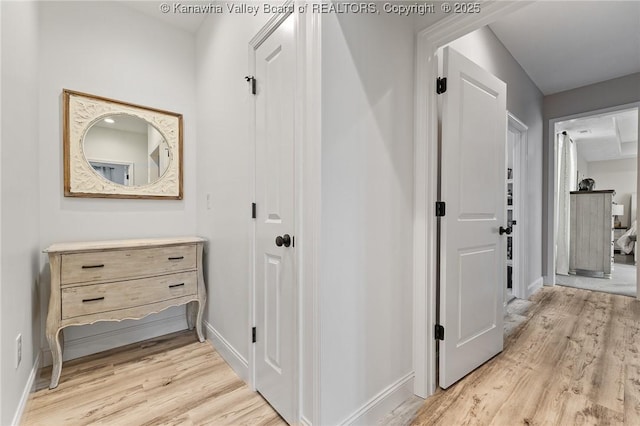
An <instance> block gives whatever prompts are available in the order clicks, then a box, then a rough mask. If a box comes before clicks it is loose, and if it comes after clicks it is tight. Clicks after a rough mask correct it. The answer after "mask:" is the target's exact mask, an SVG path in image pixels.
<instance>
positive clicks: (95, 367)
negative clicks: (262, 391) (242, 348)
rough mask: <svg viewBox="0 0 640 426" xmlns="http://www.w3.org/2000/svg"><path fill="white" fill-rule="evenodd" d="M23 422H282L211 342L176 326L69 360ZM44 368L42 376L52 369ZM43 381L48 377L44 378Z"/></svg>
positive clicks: (33, 396) (34, 399) (43, 383)
mask: <svg viewBox="0 0 640 426" xmlns="http://www.w3.org/2000/svg"><path fill="white" fill-rule="evenodd" d="M64 367H65V368H64V369H63V374H62V377H61V381H60V385H59V386H58V387H57V388H56V389H46V388H44V389H39V390H37V391H36V392H34V393H33V394H31V396H30V398H29V401H28V403H27V407H26V409H25V413H24V415H23V421H22V424H23V425H42V424H55V425H88V424H106V425H116V424H117V425H120V424H135V425H145V424H148V425H157V424H163V425H203V424H215V425H225V424H233V425H242V424H247V425H249V424H250V425H284V424H286V423H285V422H284V421H283V420H282V419H281V418H280V416H279V415H278V414H277V413H276V412H275V411H274V410H273V409H272V408H271V406H269V404H267V403H266V401H264V400H263V399H262V397H261V396H260V395H259V394H257V393H256V392H253V391H251V389H249V388H248V386H247V385H246V384H245V383H244V382H243V381H242V380H241V379H240V378H239V377H238V376H236V375H235V373H234V372H233V370H232V369H231V368H230V367H229V366H228V365H227V364H226V363H225V362H224V360H223V359H222V357H220V355H219V354H218V353H217V352H216V351H215V350H214V349H213V347H212V346H211V345H210V344H204V345H203V344H201V343H197V342H194V339H193V332H188V331H185V332H179V333H174V334H171V335H167V336H162V337H159V338H156V339H151V340H149V341H145V342H141V343H136V344H133V345H128V346H125V347H122V348H117V349H113V350H110V351H106V352H102V353H100V354H95V355H90V356H87V357H84V358H80V359H77V360H73V361H69V362H66V363H65V365H64ZM49 371H50V368H45V369H42V371H41V372H40V374H41V375H44V376H45V377H46V376H47V375H48V374H49ZM40 383H41V386H46V380H43V381H41V382H40Z"/></svg>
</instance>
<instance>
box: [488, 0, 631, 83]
mask: <svg viewBox="0 0 640 426" xmlns="http://www.w3.org/2000/svg"><path fill="white" fill-rule="evenodd" d="M489 27H490V28H491V30H492V31H493V32H494V34H495V35H496V36H497V37H498V38H499V39H500V41H501V42H502V44H504V46H505V47H506V48H507V49H508V50H509V52H511V55H512V56H513V57H514V58H515V59H516V61H518V63H519V64H520V65H521V66H522V68H523V69H524V70H525V71H526V73H527V74H528V75H529V77H530V78H531V80H533V82H534V83H535V84H536V86H538V88H539V89H540V90H541V91H542V93H543V94H545V95H550V94H553V93H557V92H562V91H565V90H570V89H575V88H577V87H581V86H586V85H589V84H593V83H597V82H600V81H605V80H610V79H612V78H616V77H621V76H624V75H628V74H633V73H635V72H639V71H640V1H538V2H536V3H533V4H532V5H530V6H527V7H525V8H523V9H521V10H519V11H517V12H514V13H512V14H510V15H509V16H508V17H506V18H504V19H502V20H500V21H498V22H495V23H493V24H491V25H490V26H489Z"/></svg>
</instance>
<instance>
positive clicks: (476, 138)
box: [439, 48, 507, 388]
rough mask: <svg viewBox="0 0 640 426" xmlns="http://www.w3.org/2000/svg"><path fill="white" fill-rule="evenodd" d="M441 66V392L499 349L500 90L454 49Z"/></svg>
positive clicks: (503, 126)
mask: <svg viewBox="0 0 640 426" xmlns="http://www.w3.org/2000/svg"><path fill="white" fill-rule="evenodd" d="M443 65H444V75H445V77H446V78H447V90H446V92H445V93H443V94H442V147H441V167H442V168H441V198H440V199H441V200H443V201H445V202H446V215H445V216H444V217H442V218H441V221H440V226H441V228H440V229H441V234H440V235H441V237H440V244H441V249H440V250H441V252H440V253H441V263H440V325H442V326H443V327H444V339H443V340H442V341H441V342H440V354H439V378H440V386H441V387H443V388H447V387H449V386H451V385H452V384H453V383H455V382H456V381H458V380H459V379H460V378H462V377H464V376H465V375H466V374H468V373H469V372H471V371H472V370H473V369H475V368H476V367H478V366H479V365H481V364H483V363H484V362H485V361H487V360H488V359H490V358H491V357H493V356H494V355H496V354H497V353H499V352H501V351H502V346H503V325H502V323H503V317H502V315H503V302H502V297H503V291H504V288H505V286H506V283H505V275H506V274H505V270H506V235H500V234H499V229H500V227H505V228H506V227H507V221H506V202H505V200H506V188H505V180H506V162H505V158H506V135H507V133H506V132H507V121H506V117H507V114H506V95H507V88H506V85H505V83H504V82H502V81H500V80H499V79H498V78H496V77H495V76H493V75H492V74H490V73H489V72H487V71H485V70H484V69H482V68H480V67H479V66H478V65H476V64H475V63H473V62H471V61H470V60H468V59H467V58H465V57H464V56H462V55H460V54H459V53H457V52H456V51H455V50H453V49H450V48H445V49H444V55H443Z"/></svg>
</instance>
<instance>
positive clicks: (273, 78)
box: [255, 15, 296, 423]
mask: <svg viewBox="0 0 640 426" xmlns="http://www.w3.org/2000/svg"><path fill="white" fill-rule="evenodd" d="M293 26H294V17H293V16H292V15H291V16H289V17H288V18H287V19H286V20H285V21H283V22H282V23H281V24H280V25H279V26H278V28H277V29H275V31H274V32H273V33H272V34H271V35H270V36H269V37H268V38H267V39H266V40H265V41H264V42H263V43H262V44H260V46H259V47H258V48H257V49H256V50H255V63H256V75H255V78H256V89H257V90H256V252H255V313H256V317H255V326H256V343H255V345H256V346H255V385H256V389H257V390H258V391H259V392H260V393H261V394H262V395H263V396H264V397H265V399H266V400H267V401H268V402H269V403H270V404H271V405H272V406H273V407H274V408H275V409H276V410H277V411H278V413H279V414H280V415H281V416H282V417H283V418H284V419H285V420H287V422H289V423H294V422H295V421H296V419H295V418H294V417H295V415H294V407H295V404H294V393H295V385H294V384H295V382H294V380H295V377H296V375H295V339H294V333H295V306H296V304H295V288H294V287H295V260H296V257H295V236H294V229H295V217H294V170H295V169H294V142H295V132H294V120H295V65H296V63H295V41H294V31H293V29H294V28H293Z"/></svg>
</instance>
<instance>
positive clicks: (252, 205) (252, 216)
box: [251, 203, 256, 219]
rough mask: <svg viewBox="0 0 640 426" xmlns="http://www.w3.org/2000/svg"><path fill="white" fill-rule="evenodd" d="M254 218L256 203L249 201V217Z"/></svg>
mask: <svg viewBox="0 0 640 426" xmlns="http://www.w3.org/2000/svg"><path fill="white" fill-rule="evenodd" d="M255 218H256V203H251V219H255Z"/></svg>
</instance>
